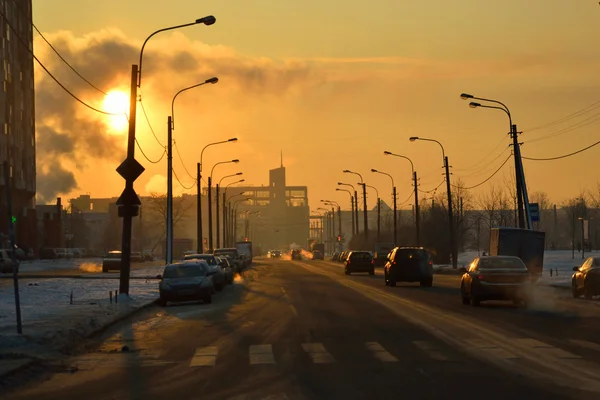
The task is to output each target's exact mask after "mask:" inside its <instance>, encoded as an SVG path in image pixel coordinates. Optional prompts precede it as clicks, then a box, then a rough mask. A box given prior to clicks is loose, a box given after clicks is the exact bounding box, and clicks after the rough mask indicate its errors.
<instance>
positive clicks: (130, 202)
mask: <svg viewBox="0 0 600 400" xmlns="http://www.w3.org/2000/svg"><path fill="white" fill-rule="evenodd" d="M215 22H216V18H215V17H214V16H212V15H209V16H206V17H204V18H199V19H197V20H195V21H194V22H190V23H187V24H183V25H175V26H171V27H168V28H163V29H159V30H157V31H155V32H153V33H152V34H151V35H150V36H148V37H147V38H146V40H144V43H143V44H142V48H141V50H140V60H139V64H138V65H139V67H138V65H135V64H133V65H132V66H131V83H130V95H129V129H128V133H127V158H126V159H125V161H123V163H121V165H119V167H118V168H117V172H118V173H119V174H120V175H121V176H122V177H123V178H124V179H125V189H124V190H123V193H122V194H121V196H120V197H119V199H118V200H117V206H118V207H119V213H118V215H119V216H120V217H123V234H122V239H121V268H120V274H119V293H124V294H127V295H128V294H129V274H130V271H131V228H132V219H133V217H134V216H136V215H137V214H138V213H139V206H140V205H141V201H140V199H139V197H138V196H137V194H136V193H135V190H134V189H133V182H134V181H135V180H136V179H137V178H138V177H139V176H140V175H141V174H142V173H143V172H144V167H143V166H142V165H141V164H140V163H139V162H138V161H136V159H135V142H136V138H135V123H136V118H135V117H136V112H137V89H138V87H141V85H142V61H143V55H144V48H145V47H146V43H147V42H148V40H150V38H151V37H153V36H154V35H156V34H158V33H160V32H165V31H170V30H173V29H179V28H185V27H187V26H192V25H196V24H204V25H212V24H214V23H215Z"/></svg>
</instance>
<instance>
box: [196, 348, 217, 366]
mask: <svg viewBox="0 0 600 400" xmlns="http://www.w3.org/2000/svg"><path fill="white" fill-rule="evenodd" d="M218 354H219V350H218V349H217V347H215V346H208V347H198V348H196V351H195V352H194V356H193V357H192V360H191V361H190V367H214V366H215V363H216V362H217V355H218Z"/></svg>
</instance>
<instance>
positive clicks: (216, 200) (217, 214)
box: [215, 172, 243, 249]
mask: <svg viewBox="0 0 600 400" xmlns="http://www.w3.org/2000/svg"><path fill="white" fill-rule="evenodd" d="M242 174H243V173H242V172H238V173H235V174H231V175H225V176H224V177H222V178H221V179H220V180H219V183H217V185H216V189H217V190H216V194H215V205H216V213H215V215H216V225H217V226H216V228H217V229H216V231H217V249H219V248H221V239H220V238H221V227H220V225H219V219H220V216H221V214H220V212H219V187H220V186H221V182H223V180H224V179H227V178H231V177H234V176H239V175H242ZM223 207H225V203H223ZM223 232H225V217H224V216H223ZM223 245H225V237H223Z"/></svg>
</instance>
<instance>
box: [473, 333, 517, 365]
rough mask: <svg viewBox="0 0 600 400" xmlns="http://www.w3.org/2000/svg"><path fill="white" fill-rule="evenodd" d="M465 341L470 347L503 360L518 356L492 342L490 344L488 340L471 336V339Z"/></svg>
mask: <svg viewBox="0 0 600 400" xmlns="http://www.w3.org/2000/svg"><path fill="white" fill-rule="evenodd" d="M467 343H468V344H469V345H470V346H471V347H473V348H475V349H477V350H479V351H482V352H485V353H488V354H489V355H491V356H494V357H498V358H501V359H503V360H514V359H516V358H519V356H517V355H516V354H513V353H511V352H510V351H508V350H505V349H501V348H500V347H498V346H496V345H494V344H491V343H490V342H488V341H487V340H485V339H480V338H472V339H469V340H467Z"/></svg>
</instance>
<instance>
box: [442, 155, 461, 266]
mask: <svg viewBox="0 0 600 400" xmlns="http://www.w3.org/2000/svg"><path fill="white" fill-rule="evenodd" d="M444 167H445V168H446V190H447V192H448V222H449V225H450V246H452V248H451V251H452V268H454V269H456V268H457V266H458V249H457V247H456V232H454V212H453V210H452V192H451V191H450V166H449V165H448V156H444Z"/></svg>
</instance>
